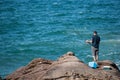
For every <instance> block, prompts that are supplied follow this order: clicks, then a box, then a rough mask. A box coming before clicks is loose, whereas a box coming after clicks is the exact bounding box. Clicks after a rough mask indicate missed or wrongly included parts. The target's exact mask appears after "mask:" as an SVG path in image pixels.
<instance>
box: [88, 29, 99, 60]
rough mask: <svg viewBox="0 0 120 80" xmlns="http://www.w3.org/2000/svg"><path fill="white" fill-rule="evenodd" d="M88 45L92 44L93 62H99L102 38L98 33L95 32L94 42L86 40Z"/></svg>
mask: <svg viewBox="0 0 120 80" xmlns="http://www.w3.org/2000/svg"><path fill="white" fill-rule="evenodd" d="M86 43H89V44H91V49H92V55H93V60H94V61H98V54H99V44H100V36H99V35H98V34H97V31H94V32H93V36H92V40H86Z"/></svg>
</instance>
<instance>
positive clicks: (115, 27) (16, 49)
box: [0, 0, 120, 77]
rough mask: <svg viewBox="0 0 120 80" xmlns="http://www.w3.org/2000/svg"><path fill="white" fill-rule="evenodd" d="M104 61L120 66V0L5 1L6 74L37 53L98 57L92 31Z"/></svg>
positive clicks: (0, 51)
mask: <svg viewBox="0 0 120 80" xmlns="http://www.w3.org/2000/svg"><path fill="white" fill-rule="evenodd" d="M94 30H96V31H98V33H99V35H100V37H101V43H100V53H99V58H100V60H111V61H113V62H115V63H116V64H117V65H118V67H119V68H120V0H0V76H2V77H5V76H7V75H8V74H10V73H12V72H13V71H15V70H16V69H17V68H19V67H21V66H25V65H26V64H28V63H29V62H30V61H31V60H33V59H35V58H45V59H50V60H57V58H59V57H60V56H62V55H63V54H65V53H66V52H68V51H73V52H74V53H75V55H76V56H77V57H78V58H79V59H80V60H82V61H84V62H85V63H88V62H89V61H92V55H91V49H90V45H88V44H86V43H85V40H87V39H91V36H92V32H93V31H94Z"/></svg>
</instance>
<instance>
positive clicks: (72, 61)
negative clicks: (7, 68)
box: [6, 52, 120, 80]
mask: <svg viewBox="0 0 120 80" xmlns="http://www.w3.org/2000/svg"><path fill="white" fill-rule="evenodd" d="M97 63H98V65H99V68H97V69H92V68H90V67H88V65H86V64H84V63H83V62H82V61H81V60H79V59H78V58H77V57H76V56H75V54H74V53H73V52H68V53H67V54H65V55H63V56H61V57H60V58H59V59H58V60H56V61H51V60H45V59H41V58H39V59H35V60H33V61H31V62H30V63H29V64H28V65H26V66H24V67H21V68H19V69H18V70H16V71H15V72H13V73H12V74H10V75H8V76H7V77H6V80H120V71H119V69H118V67H117V66H116V65H115V64H114V63H113V62H111V61H98V62H97ZM103 66H110V67H111V69H110V70H103Z"/></svg>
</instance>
